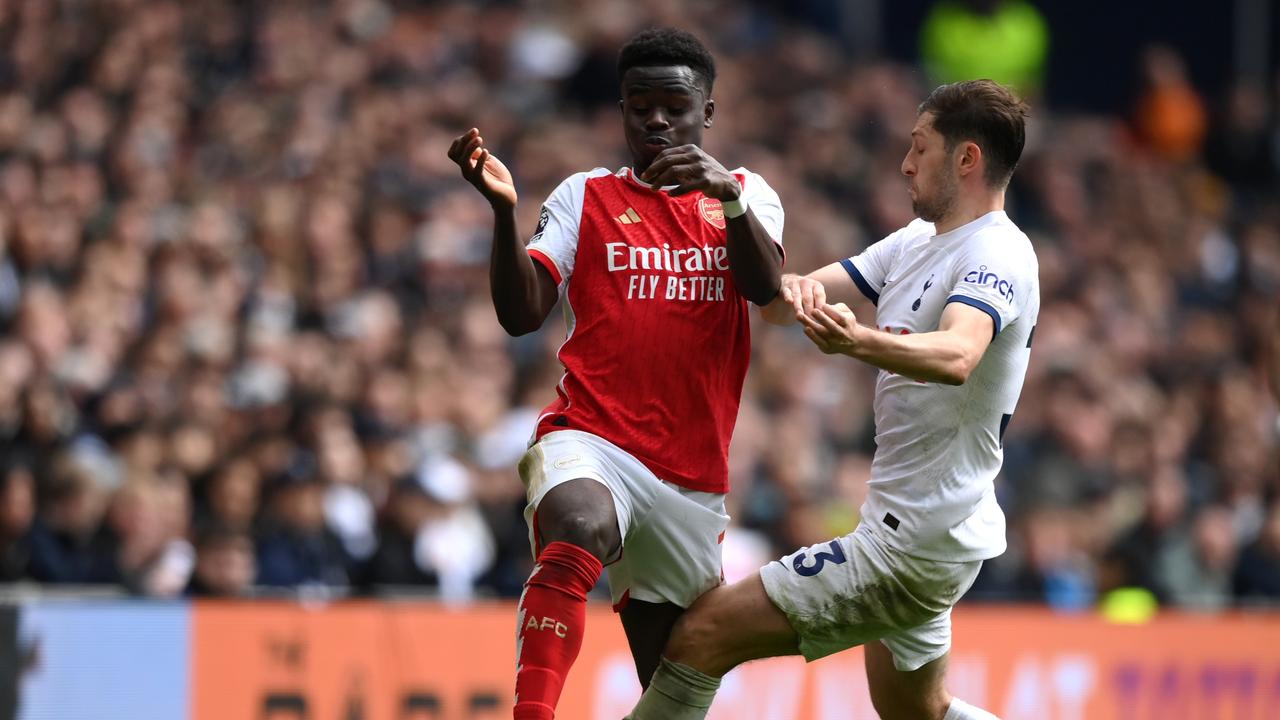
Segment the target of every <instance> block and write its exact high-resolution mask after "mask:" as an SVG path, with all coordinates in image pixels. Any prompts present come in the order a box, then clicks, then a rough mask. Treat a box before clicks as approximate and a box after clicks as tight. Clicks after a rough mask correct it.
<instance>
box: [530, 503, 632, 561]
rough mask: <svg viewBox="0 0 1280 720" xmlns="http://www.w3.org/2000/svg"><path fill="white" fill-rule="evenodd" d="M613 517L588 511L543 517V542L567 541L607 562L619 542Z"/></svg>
mask: <svg viewBox="0 0 1280 720" xmlns="http://www.w3.org/2000/svg"><path fill="white" fill-rule="evenodd" d="M615 528H616V525H614V520H613V518H611V517H610V518H606V517H602V516H600V515H592V514H589V513H586V512H580V511H574V512H568V513H565V514H564V515H562V516H560V517H549V518H543V519H542V522H541V529H542V540H543V543H544V544H546V543H553V542H567V543H569V544H571V545H577V546H578V547H580V548H582V549H583V550H586V551H587V552H589V553H591V554H592V555H594V556H595V557H596V559H597V560H599V561H601V562H606V561H607V560H608V559H609V556H610V554H612V552H613V550H614V545H616V544H617V542H616V539H615V537H614V536H616V535H617V530H616V529H615Z"/></svg>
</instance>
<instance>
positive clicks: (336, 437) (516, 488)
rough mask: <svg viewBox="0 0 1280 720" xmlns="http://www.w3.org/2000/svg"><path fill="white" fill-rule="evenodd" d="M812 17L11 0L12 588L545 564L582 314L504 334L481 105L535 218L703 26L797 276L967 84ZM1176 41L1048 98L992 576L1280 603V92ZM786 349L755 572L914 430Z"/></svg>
mask: <svg viewBox="0 0 1280 720" xmlns="http://www.w3.org/2000/svg"><path fill="white" fill-rule="evenodd" d="M987 4H996V5H998V4H999V3H987ZM786 5H787V4H785V3H784V4H778V3H731V2H727V1H715V2H706V3H678V2H674V1H673V0H661V1H658V2H649V3H643V4H641V3H632V2H627V1H626V0H598V1H594V2H586V1H585V0H578V1H570V0H562V1H549V2H529V3H490V4H488V5H486V6H485V7H483V8H482V7H479V6H477V5H475V4H468V3H459V2H445V1H439V2H413V3H410V2H393V1H392V0H331V1H330V2H323V3H322V2H307V3H304V2H290V1H281V2H243V3H231V2H223V1H221V0H186V1H184V2H177V1H176V0H168V1H166V0H60V1H58V2H53V1H50V0H7V1H0V43H2V44H3V47H4V48H5V50H6V51H5V52H4V53H2V54H0V330H2V331H3V334H2V335H0V448H3V450H2V451H0V582H13V581H35V582H38V583H46V584H67V585H95V584H105V585H109V586H116V587H124V588H127V589H128V590H129V591H130V592H133V593H137V594H140V595H146V596H156V597H171V596H178V595H183V594H195V595H221V596H237V595H251V594H257V595H262V594H269V593H272V592H287V593H296V592H303V593H313V594H318V595H333V594H338V595H341V594H346V593H355V594H364V593H374V594H378V593H383V592H392V591H394V592H405V591H409V592H412V591H422V592H429V593H432V594H438V595H440V596H442V597H444V598H445V599H447V600H450V601H465V600H467V599H469V598H472V597H476V596H487V595H498V596H512V595H515V594H518V593H519V590H520V587H521V584H522V583H523V581H524V579H525V577H526V576H527V573H528V569H529V566H530V557H529V550H528V545H527V536H526V528H525V527H524V524H523V520H522V518H521V509H522V505H523V499H524V494H523V488H522V487H521V485H520V482H519V480H518V479H517V477H516V474H515V471H514V467H515V464H516V462H517V461H518V460H519V458H520V456H521V455H522V453H523V452H524V449H525V446H526V443H527V441H528V439H529V434H530V432H531V431H532V428H533V423H534V419H535V418H536V415H537V413H538V410H539V409H540V408H541V407H542V405H544V404H545V403H546V402H548V401H549V400H550V399H551V397H552V396H553V393H554V386H555V383H556V381H557V379H558V377H559V374H560V368H559V366H558V364H557V362H556V359H555V350H556V348H557V347H558V345H559V343H560V342H561V341H562V339H563V335H564V327H563V322H562V321H561V320H560V318H559V316H558V314H553V316H552V318H551V319H550V320H549V321H548V323H547V325H546V327H544V328H543V329H542V330H541V331H540V332H538V333H535V334H532V335H529V336H525V337H522V338H518V339H514V340H513V339H510V338H508V337H507V336H506V335H505V334H504V333H503V332H502V331H501V329H500V328H499V327H498V324H497V322H496V319H495V317H494V313H493V310H492V308H491V306H490V303H489V299H488V287H487V261H488V249H489V248H488V244H489V234H490V230H491V214H490V212H489V209H488V207H487V205H486V204H485V203H484V201H483V200H482V199H481V197H480V196H479V195H478V194H477V193H475V191H474V190H473V189H472V188H470V187H469V186H468V185H466V184H465V183H464V182H463V181H462V180H461V178H460V177H459V175H458V171H457V168H456V166H453V165H452V164H450V162H449V161H448V159H447V158H446V156H445V151H446V149H447V147H448V145H449V143H450V141H451V140H452V138H453V137H454V136H456V135H458V134H460V133H461V132H463V131H465V130H466V129H467V128H470V127H472V126H476V127H479V128H481V130H482V132H483V134H484V137H485V138H486V141H487V144H488V145H489V146H490V147H492V148H494V149H495V152H496V154H497V155H498V156H499V157H500V158H502V159H503V160H504V161H505V162H506V163H507V165H508V166H510V167H511V168H512V171H513V172H514V174H515V176H516V181H517V187H518V189H519V191H520V193H521V196H520V203H519V208H518V211H519V217H520V221H521V224H522V225H521V226H522V228H523V229H524V232H525V233H526V234H527V233H529V232H531V230H532V228H533V226H534V223H535V221H536V214H537V211H538V207H539V205H540V204H541V202H542V200H543V198H545V197H546V195H547V194H548V193H549V192H550V191H551V189H552V188H554V186H555V185H556V184H557V183H558V182H559V181H560V180H561V179H563V178H564V177H565V176H567V175H569V174H571V173H573V172H577V171H580V170H586V169H590V168H592V167H596V166H606V167H610V168H617V167H619V166H621V165H623V164H625V163H626V162H628V158H627V156H626V154H625V146H624V144H623V142H622V138H621V127H620V122H619V120H620V118H619V115H618V109H617V105H616V100H617V83H616V75H615V70H614V63H615V58H616V53H617V49H618V48H619V46H620V45H621V44H622V42H624V41H625V40H626V38H627V37H629V36H630V35H631V34H632V33H634V32H635V31H637V30H639V29H641V28H643V27H646V26H650V25H678V26H681V27H685V28H688V29H691V30H693V31H695V32H696V33H698V34H699V35H700V36H701V37H703V38H704V40H706V41H707V42H708V44H709V45H710V46H711V47H712V48H713V50H714V52H715V54H716V57H717V61H718V63H719V66H720V79H719V80H718V82H717V84H716V87H715V93H714V96H715V99H716V104H717V112H716V122H715V126H714V128H713V129H712V130H710V131H709V132H708V134H707V138H706V139H707V149H708V151H709V152H710V153H711V154H712V155H714V156H716V157H717V158H719V159H720V160H721V161H722V162H723V163H724V164H725V165H726V166H727V167H736V166H740V165H741V166H746V167H748V168H750V169H752V170H754V171H755V172H758V173H760V174H761V175H763V176H764V177H765V178H766V179H767V180H768V181H769V182H770V184H771V185H772V186H773V187H774V189H776V190H777V191H778V193H779V195H780V196H781V198H782V200H783V204H784V206H785V208H786V210H787V224H786V230H785V242H786V245H787V248H788V259H787V262H788V269H790V270H792V271H802V272H803V271H808V270H811V269H814V268H816V267H818V266H820V265H824V264H827V263H829V262H832V261H834V260H837V259H839V258H843V257H847V256H849V255H852V254H856V253H857V252H859V251H860V250H861V249H862V248H864V247H865V246H867V245H868V244H870V243H872V242H874V241H875V240H877V239H878V238H880V237H882V236H883V235H885V234H887V233H888V232H891V231H892V230H894V229H896V228H898V227H900V226H902V225H904V224H906V223H907V222H909V221H910V220H911V208H910V203H909V199H908V197H907V194H906V192H905V185H904V183H903V182H902V179H901V177H900V176H899V174H898V165H899V162H900V160H901V157H902V155H903V153H904V152H905V150H906V148H907V146H908V143H909V141H908V137H907V134H906V133H908V132H909V130H910V128H911V125H912V122H913V119H914V115H915V107H916V105H917V104H918V103H919V102H920V100H921V99H922V98H923V97H924V95H925V93H926V92H927V90H928V89H929V88H930V87H931V84H930V83H931V81H932V78H931V77H929V76H928V75H926V74H924V72H923V71H921V70H918V69H917V68H913V67H908V66H901V65H894V64H889V63H886V62H880V61H876V60H867V59H863V60H859V61H858V62H856V63H854V62H852V61H850V60H849V59H848V58H847V57H846V56H845V55H844V54H842V50H841V49H840V47H841V46H840V43H839V42H838V41H837V39H835V38H833V37H832V36H831V35H829V34H828V33H829V32H830V28H829V27H828V25H827V24H825V23H823V22H821V21H820V19H819V20H815V17H817V18H820V17H821V16H820V14H817V15H815V14H808V15H804V14H801V15H800V16H795V15H788V11H787V9H786ZM797 5H804V6H806V7H808V6H820V5H821V3H801V4H797ZM784 15H786V16H784ZM1037 62H1038V61H1037ZM1142 63H1143V64H1142V67H1141V71H1142V74H1143V78H1144V84H1143V89H1142V90H1141V92H1140V93H1139V94H1138V95H1136V96H1135V97H1134V98H1133V105H1132V108H1129V109H1125V111H1124V112H1123V113H1117V114H1116V115H1114V116H1111V117H1076V116H1071V115H1068V114H1064V113H1056V112H1055V111H1054V109H1053V108H1050V107H1045V106H1044V105H1042V104H1037V98H1036V97H1035V94H1034V92H1035V88H1034V87H1031V88H1027V89H1028V91H1029V92H1031V93H1032V97H1031V98H1030V99H1031V100H1032V102H1033V124H1032V126H1031V130H1030V133H1031V136H1030V139H1029V145H1028V148H1027V151H1026V153H1025V155H1024V159H1023V163H1022V165H1021V168H1020V170H1019V172H1018V174H1017V176H1016V177H1015V180H1014V183H1013V186H1012V187H1011V189H1010V193H1009V212H1010V215H1011V216H1012V217H1013V218H1014V219H1015V221H1016V222H1018V224H1019V225H1020V226H1021V227H1022V228H1024V229H1025V230H1026V231H1027V232H1028V234H1029V235H1031V237H1032V239H1033V241H1034V242H1035V244H1036V247H1037V251H1038V253H1039V257H1040V266H1041V284H1042V303H1043V307H1042V313H1041V323H1040V325H1041V326H1040V327H1039V329H1038V332H1037V333H1036V337H1035V346H1034V349H1033V353H1032V367H1031V370H1030V372H1029V375H1028V378H1027V382H1026V388H1025V390H1024V391H1023V395H1022V402H1021V403H1020V406H1019V409H1018V412H1017V414H1016V415H1015V417H1014V419H1013V421H1012V423H1011V426H1010V428H1009V430H1008V433H1007V435H1006V441H1005V442H1006V444H1005V467H1004V471H1003V472H1002V475H1001V477H1000V478H999V480H998V481H997V488H998V492H999V494H1000V497H1001V500H1002V504H1003V506H1004V508H1005V509H1006V512H1007V514H1008V517H1009V537H1010V550H1009V552H1008V553H1007V554H1006V555H1004V556H1003V557H1001V558H999V559H998V560H995V561H992V562H990V563H988V564H987V566H986V567H985V568H984V571H983V573H982V575H981V577H980V578H979V581H978V584H977V585H976V586H975V588H974V590H973V591H972V592H971V594H970V597H971V599H979V600H981V599H988V600H1018V601H1034V602H1047V603H1050V604H1051V605H1053V606H1055V607H1060V608H1066V609H1071V608H1086V607H1090V606H1092V605H1093V604H1095V603H1096V602H1097V601H1098V599H1099V598H1100V597H1101V596H1102V595H1103V594H1104V593H1106V592H1107V591H1109V590H1111V589H1114V588H1118V587H1141V588H1146V589H1147V590H1148V591H1150V592H1151V593H1154V595H1155V596H1156V597H1157V598H1158V599H1159V600H1160V601H1161V602H1163V603H1167V604H1176V605H1182V606H1189V607H1197V608H1206V609H1211V608H1221V607H1226V606H1231V605H1235V604H1253V603H1262V602H1267V601H1268V600H1269V601H1270V602H1273V603H1275V602H1278V601H1280V459H1278V452H1277V447H1278V445H1280V443H1278V442H1277V437H1278V429H1277V405H1276V401H1275V400H1274V399H1273V398H1272V396H1271V395H1270V394H1269V393H1268V387H1269V380H1268V377H1267V373H1268V370H1269V368H1271V367H1272V366H1270V365H1269V364H1268V363H1269V362H1270V361H1271V360H1270V358H1272V357H1273V355H1271V354H1269V349H1268V345H1269V344H1270V341H1271V340H1273V339H1274V338H1276V337H1277V335H1280V324H1278V323H1277V319H1276V304H1277V295H1278V294H1280V193H1278V192H1277V190H1278V189H1280V188H1278V186H1277V177H1278V176H1280V144H1278V139H1280V120H1278V117H1280V115H1278V114H1277V110H1278V108H1277V99H1278V95H1280V94H1278V93H1277V91H1276V88H1271V87H1267V86H1265V85H1251V84H1243V83H1242V84H1240V85H1238V86H1235V87H1231V88H1222V89H1213V91H1212V92H1208V93H1206V92H1204V91H1203V90H1202V89H1196V88H1194V87H1192V86H1191V84H1190V83H1189V81H1188V80H1187V77H1186V74H1185V72H1184V71H1183V70H1182V67H1181V61H1180V58H1179V57H1178V56H1177V54H1176V53H1174V52H1172V51H1170V50H1168V49H1163V48H1152V49H1151V50H1150V51H1149V52H1147V53H1146V54H1145V55H1144V56H1143V59H1142ZM863 320H864V321H868V322H869V321H870V320H871V319H870V318H864V319H863ZM753 345H754V357H753V361H752V369H751V371H750V374H749V376H748V380H747V387H746V390H745V393H744V397H743V402H742V410H741V415H740V418H739V422H738V426H737V431H736V434H735V437H734V441H733V447H732V454H731V455H732V457H731V465H732V476H733V482H734V490H733V492H732V493H731V496H730V512H731V514H732V515H733V517H734V522H733V525H732V526H731V529H730V531H729V534H728V538H727V540H726V545H725V547H726V551H725V552H726V556H725V564H726V573H727V574H728V576H729V577H730V578H733V577H739V576H741V575H742V574H744V573H746V572H749V571H750V570H752V569H754V568H755V567H757V566H759V565H760V564H762V563H764V562H767V561H768V560H770V559H772V558H774V557H776V556H778V555H780V554H781V553H782V552H784V551H785V550H788V549H790V548H793V547H795V546H799V545H803V544H808V543H812V542H816V541H819V540H823V539H828V538H829V537H831V536H833V535H836V534H842V533H845V532H848V531H849V530H851V529H852V528H853V526H854V525H855V524H856V523H857V521H858V516H857V511H858V506H859V504H860V502H861V498H862V496H863V495H864V494H865V491H866V480H867V478H868V473H869V468H870V458H871V453H872V451H873V450H874V441H873V434H874V428H873V427H872V417H871V404H870V401H871V396H872V390H873V382H874V374H873V372H872V371H871V370H870V369H868V368H866V367H862V366H859V365H858V364H856V363H854V362H853V361H850V360H848V359H847V358H829V357H826V356H823V355H822V354H821V353H819V352H818V351H817V350H816V349H815V348H813V347H812V346H811V345H810V344H809V342H808V341H807V340H806V339H805V337H804V336H803V335H802V334H801V333H800V332H799V331H797V330H794V329H791V328H774V327H768V326H763V325H759V324H758V325H757V327H756V328H755V334H754V338H753ZM1270 382H1271V383H1274V382H1275V380H1274V379H1272V380H1271V381H1270Z"/></svg>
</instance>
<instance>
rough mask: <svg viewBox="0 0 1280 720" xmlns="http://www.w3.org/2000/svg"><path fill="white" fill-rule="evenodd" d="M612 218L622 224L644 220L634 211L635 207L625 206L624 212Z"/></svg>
mask: <svg viewBox="0 0 1280 720" xmlns="http://www.w3.org/2000/svg"><path fill="white" fill-rule="evenodd" d="M614 220H617V221H618V222H620V223H622V224H623V225H635V224H636V223H641V222H644V220H642V219H641V218H640V213H638V212H636V210H635V208H627V211H626V212H624V213H622V214H621V215H619V216H618V217H616V218H614Z"/></svg>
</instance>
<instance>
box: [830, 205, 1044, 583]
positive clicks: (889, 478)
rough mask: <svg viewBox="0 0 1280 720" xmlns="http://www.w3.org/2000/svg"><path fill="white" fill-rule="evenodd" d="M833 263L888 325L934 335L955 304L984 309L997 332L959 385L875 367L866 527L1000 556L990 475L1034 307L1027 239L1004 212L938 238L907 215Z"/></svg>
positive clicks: (977, 556)
mask: <svg viewBox="0 0 1280 720" xmlns="http://www.w3.org/2000/svg"><path fill="white" fill-rule="evenodd" d="M841 265H842V266H843V267H844V268H845V270H846V271H848V273H849V275H850V276H851V277H852V278H853V281H854V283H855V284H856V285H857V286H858V289H859V290H861V291H862V293H863V294H864V295H866V296H867V297H868V298H869V299H870V300H871V301H872V302H873V303H875V305H876V326H877V327H878V328H879V329H880V330H882V331H884V332H890V333H895V334H901V335H905V334H908V333H924V332H932V331H935V330H937V329H938V324H939V322H940V320H941V318H942V311H943V310H944V309H945V308H946V306H947V305H948V304H950V303H953V302H959V303H964V304H966V305H969V306H971V307H974V308H977V309H979V310H981V311H983V312H985V313H987V314H988V315H990V316H991V319H992V321H993V322H994V330H995V336H994V338H993V339H992V341H991V344H990V345H989V346H988V347H987V349H986V352H985V353H984V354H983V356H982V360H981V361H980V362H979V363H978V366H977V367H976V368H974V370H973V372H972V373H971V374H970V375H969V379H968V380H967V381H966V382H965V383H964V384H963V385H959V386H951V385H942V384H938V383H925V382H920V381H918V380H913V379H911V378H908V377H903V376H901V375H896V374H894V373H891V372H888V371H886V370H881V371H880V375H879V376H878V378H877V379H876V396H875V420H876V452H875V457H874V459H873V461H872V466H871V482H870V488H869V491H868V493H867V501H866V503H865V504H864V505H863V506H862V518H863V522H865V523H869V524H870V526H871V528H872V529H873V530H874V531H875V532H876V533H877V534H878V535H879V536H880V537H882V538H883V539H884V541H885V542H886V543H888V544H889V545H891V546H893V547H895V548H897V549H899V550H901V551H902V552H904V553H907V554H909V555H914V556H917V557H922V558H926V559H930V560H944V561H953V562H967V561H970V560H983V559H987V558H992V557H995V556H997V555H999V554H1001V553H1003V552H1004V550H1005V521H1004V513H1003V512H1001V510H1000V506H999V505H998V504H997V503H996V497H995V488H994V481H995V477H996V474H997V473H998V472H999V471H1000V464H1001V462H1002V461H1003V459H1004V451H1003V449H1002V441H1003V436H1004V430H1005V428H1006V427H1007V426H1008V424H1009V419H1010V418H1011V417H1012V416H1013V411H1014V407H1015V406H1016V405H1017V403H1018V395H1019V394H1020V393H1021V392H1022V382H1023V379H1024V378H1025V376H1026V372H1027V361H1028V359H1029V358H1030V355H1031V340H1032V335H1033V333H1034V331H1035V327H1036V319H1037V317H1038V316H1039V314H1040V281H1039V270H1040V268H1039V264H1038V262H1037V261H1036V254H1035V250H1034V249H1032V247H1031V241H1030V240H1028V239H1027V236H1026V235H1025V234H1023V233H1022V231H1021V230H1019V229H1018V227H1017V226H1016V225H1014V224H1013V222H1012V221H1011V220H1009V217H1008V215H1006V214H1005V213H1004V212H1003V211H995V212H990V213H987V214H986V215H983V216H982V217H980V218H978V219H977V220H974V221H973V222H970V223H968V224H967V225H963V226H961V227H958V228H956V229H955V230H952V231H951V232H948V233H945V234H942V235H935V234H934V226H933V224H932V223H928V222H925V221H923V220H915V221H913V222H912V223H911V224H910V225H907V226H906V227H905V228H903V229H901V230H899V231H897V232H895V233H893V234H892V235H890V236H889V237H887V238H885V239H884V240H881V241H880V242H878V243H876V244H874V245H872V246H871V247H869V248H867V249H866V251H865V252H863V253H862V254H861V255H858V256H856V257H854V258H851V259H848V260H843V261H841Z"/></svg>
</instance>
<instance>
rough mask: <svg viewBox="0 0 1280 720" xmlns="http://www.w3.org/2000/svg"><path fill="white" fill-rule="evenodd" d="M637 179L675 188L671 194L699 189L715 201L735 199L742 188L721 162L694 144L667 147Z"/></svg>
mask: <svg viewBox="0 0 1280 720" xmlns="http://www.w3.org/2000/svg"><path fill="white" fill-rule="evenodd" d="M640 179H641V180H644V181H645V182H647V183H653V184H654V185H658V186H661V187H666V186H668V185H675V186H676V187H675V188H673V189H672V190H671V191H670V193H668V194H670V195H684V194H685V193H689V192H693V191H694V190H701V191H702V194H703V195H706V196H707V197H713V198H716V199H717V200H737V199H738V196H739V195H740V194H742V186H741V185H739V184H738V180H737V178H735V177H734V176H733V174H732V173H730V172H729V171H728V170H725V169H724V166H723V165H721V164H720V161H718V160H716V159H715V158H713V157H711V156H710V155H708V154H707V153H706V152H705V151H703V149H702V148H700V147H698V146H697V145H681V146H679V147H669V148H667V149H666V150H663V151H662V152H660V153H658V156H657V157H656V158H654V159H653V162H652V163H650V164H649V167H648V168H646V169H645V171H644V172H643V173H642V174H641V175H640Z"/></svg>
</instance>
